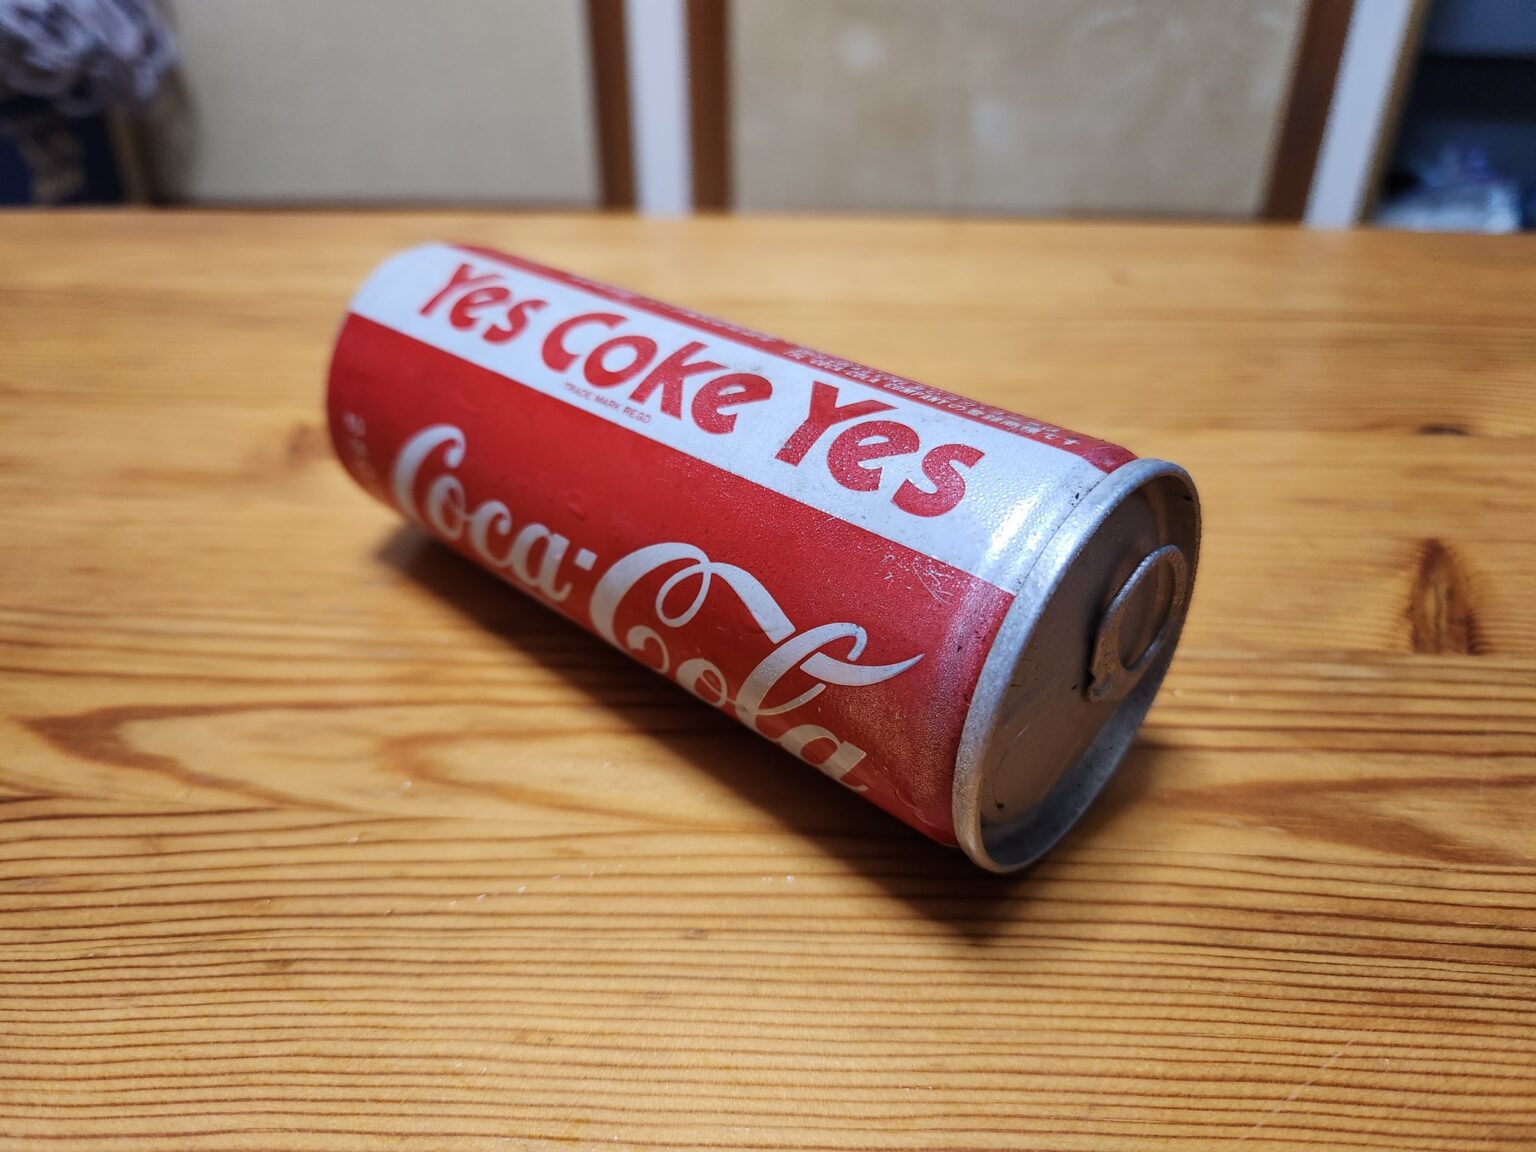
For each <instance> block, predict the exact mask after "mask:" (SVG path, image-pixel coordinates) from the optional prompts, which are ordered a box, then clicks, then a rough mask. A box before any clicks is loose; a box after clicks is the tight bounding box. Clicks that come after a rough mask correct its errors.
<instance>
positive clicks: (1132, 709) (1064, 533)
mask: <svg viewBox="0 0 1536 1152" xmlns="http://www.w3.org/2000/svg"><path fill="white" fill-rule="evenodd" d="M1161 477H1176V478H1178V479H1180V480H1182V481H1183V482H1184V484H1186V485H1187V486H1188V487H1189V489H1190V491H1191V492H1193V491H1194V484H1193V482H1192V481H1191V480H1190V478H1189V475H1188V473H1186V472H1185V471H1184V470H1183V469H1182V468H1180V467H1179V466H1178V465H1177V464H1170V463H1168V462H1167V461H1165V460H1135V461H1132V462H1131V463H1129V464H1126V465H1124V466H1122V467H1120V468H1117V469H1116V470H1115V471H1114V472H1112V473H1110V474H1109V475H1108V476H1106V477H1105V478H1104V480H1103V481H1101V482H1100V483H1098V484H1096V485H1094V487H1093V488H1091V489H1089V490H1088V492H1087V493H1085V494H1084V496H1083V498H1082V500H1081V501H1079V503H1078V504H1077V506H1076V507H1075V508H1073V510H1072V511H1071V513H1069V514H1068V516H1067V518H1066V520H1065V521H1063V522H1062V524H1061V526H1060V527H1059V528H1058V529H1057V530H1056V532H1055V533H1054V534H1053V535H1052V536H1051V538H1050V539H1049V540H1048V541H1047V542H1046V544H1045V547H1044V548H1042V549H1041V550H1040V553H1039V556H1038V557H1037V558H1036V560H1035V562H1034V563H1033V564H1032V565H1031V566H1030V568H1029V570H1028V571H1027V572H1026V573H1025V575H1024V578H1023V581H1022V582H1021V586H1020V588H1019V591H1018V594H1017V595H1016V596H1015V598H1014V602H1013V605H1012V606H1011V607H1010V608H1009V610H1008V613H1007V615H1006V616H1004V618H1003V623H1002V627H1001V628H999V629H998V633H997V638H996V640H994V641H993V644H992V649H991V651H990V652H989V653H988V654H987V659H986V662H985V663H984V664H983V665H982V669H981V675H980V676H979V677H978V679H977V683H976V691H975V693H974V694H973V697H972V702H971V708H970V711H969V712H968V713H967V715H966V719H965V726H964V728H963V729H962V730H961V735H960V747H959V751H958V754H957V756H956V759H955V780H954V794H953V795H954V800H953V815H954V821H955V836H956V838H957V840H958V841H959V843H960V847H961V848H962V849H963V850H964V852H965V854H966V855H967V856H969V857H970V858H971V860H973V861H974V862H975V863H977V864H979V865H980V866H981V867H983V868H986V869H988V870H989V871H993V872H1013V871H1017V870H1018V869H1020V868H1025V867H1027V866H1029V865H1030V864H1032V863H1034V862H1035V861H1036V860H1038V859H1039V858H1040V857H1041V856H1042V855H1044V854H1045V853H1046V852H1047V851H1049V850H1050V848H1051V847H1052V846H1053V845H1054V844H1055V843H1056V842H1057V841H1058V840H1059V839H1061V837H1062V836H1063V835H1065V834H1066V832H1067V830H1068V829H1069V828H1071V827H1072V825H1073V824H1075V823H1076V822H1077V820H1078V819H1079V818H1080V817H1081V816H1082V814H1083V813H1084V812H1085V811H1086V810H1087V808H1088V806H1089V804H1091V803H1092V801H1093V799H1094V797H1095V796H1096V795H1097V794H1098V793H1099V791H1100V789H1102V788H1103V786H1104V785H1105V784H1106V783H1107V782H1108V780H1109V778H1110V776H1112V775H1113V774H1114V769H1115V768H1116V767H1117V766H1118V764H1119V762H1120V760H1121V758H1122V757H1123V755H1124V754H1125V752H1126V750H1127V749H1128V748H1129V746H1130V743H1131V739H1132V737H1133V736H1134V735H1135V732H1136V729H1137V728H1139V727H1140V725H1141V721H1142V719H1143V717H1144V716H1145V715H1146V712H1147V710H1148V709H1149V708H1150V707H1151V705H1152V699H1153V697H1154V696H1155V695H1156V694H1157V690H1158V687H1159V686H1160V685H1161V684H1162V680H1163V676H1164V674H1165V673H1166V672H1167V670H1168V665H1169V663H1170V662H1171V661H1172V658H1173V651H1174V648H1175V646H1176V645H1177V643H1178V638H1179V631H1180V630H1181V628H1182V626H1183V622H1184V617H1185V614H1186V611H1187V598H1186V600H1185V602H1184V604H1183V605H1181V606H1180V607H1179V610H1178V611H1176V612H1174V613H1172V614H1171V618H1170V620H1169V621H1168V626H1167V627H1166V628H1165V629H1164V630H1163V631H1162V632H1161V633H1160V634H1159V635H1158V637H1157V638H1156V640H1155V641H1154V642H1153V643H1152V644H1151V645H1149V647H1148V650H1147V651H1146V652H1145V653H1144V654H1143V656H1142V657H1140V658H1138V660H1136V661H1135V664H1136V665H1137V671H1138V672H1139V679H1137V680H1136V682H1135V686H1134V687H1133V688H1131V689H1130V690H1129V691H1128V692H1127V693H1126V695H1125V698H1124V699H1123V700H1122V701H1121V702H1120V704H1119V705H1118V706H1117V707H1116V709H1115V712H1114V714H1113V715H1112V716H1111V717H1110V719H1109V720H1108V721H1106V722H1105V723H1104V724H1103V725H1102V726H1101V728H1100V730H1099V734H1098V736H1097V738H1096V739H1095V740H1094V742H1093V744H1092V746H1091V747H1090V748H1089V750H1088V751H1087V753H1085V754H1084V755H1083V756H1082V757H1081V758H1080V759H1079V760H1078V761H1077V763H1075V764H1073V765H1072V766H1071V767H1070V768H1068V769H1067V770H1066V771H1065V772H1064V773H1063V774H1062V777H1061V778H1060V779H1059V780H1058V781H1057V783H1056V784H1055V785H1054V786H1053V788H1052V790H1051V813H1052V814H1053V815H1054V816H1055V818H1054V819H1051V820H1047V821H1044V822H1042V823H1041V825H1040V826H1039V827H1038V828H1033V827H1032V828H1031V829H1030V832H1029V835H1028V837H1027V840H1028V843H1027V845H1026V846H1025V847H1024V848H1023V849H1022V850H1021V851H1019V852H1018V853H1016V854H1013V855H1011V856H1010V858H1009V859H1007V860H1006V861H1003V860H998V859H996V858H995V857H994V854H993V852H992V851H990V850H989V849H988V847H987V844H986V842H985V840H984V836H983V828H982V820H981V803H980V800H981V792H982V787H983V784H984V780H983V775H984V773H983V771H982V766H983V765H984V764H985V763H986V762H987V752H988V750H989V746H990V744H991V741H992V739H993V738H994V736H995V735H996V733H997V731H998V720H999V711H1000V709H1001V708H1002V706H1003V702H1004V699H1005V697H1006V695H1007V691H1008V686H1009V682H1010V679H1011V677H1012V676H1013V672H1014V668H1015V667H1016V666H1017V664H1018V662H1019V660H1020V657H1021V656H1022V654H1023V652H1024V650H1025V648H1026V646H1027V645H1028V644H1029V641H1030V637H1031V635H1032V633H1033V632H1034V629H1035V626H1036V624H1037V623H1038V622H1039V620H1040V617H1041V614H1042V613H1043V611H1044V610H1045V607H1046V605H1047V604H1048V603H1049V601H1050V598H1051V594H1052V593H1053V592H1054V591H1055V589H1056V587H1057V584H1058V583H1059V581H1060V580H1061V577H1062V574H1063V573H1064V572H1066V570H1067V569H1068V568H1069V567H1070V566H1071V564H1072V562H1073V560H1074V559H1075V558H1076V556H1077V554H1078V553H1079V552H1080V551H1081V550H1082V549H1083V547H1084V546H1085V545H1086V544H1087V543H1088V541H1089V540H1091V539H1092V538H1093V535H1094V533H1095V532H1097V531H1098V529H1099V527H1100V525H1101V524H1103V523H1104V521H1105V519H1106V518H1107V517H1108V516H1109V515H1110V514H1111V513H1112V512H1113V511H1114V510H1115V509H1116V508H1117V507H1118V506H1119V505H1120V503H1121V501H1123V500H1125V499H1126V498H1127V497H1129V496H1130V495H1131V494H1132V493H1134V492H1135V491H1136V490H1137V489H1139V488H1141V487H1142V486H1143V485H1146V484H1149V483H1151V482H1152V481H1154V480H1157V479H1159V478H1161ZM1193 515H1194V517H1195V528H1194V537H1195V540H1196V541H1198V539H1199V505H1198V502H1197V503H1196V504H1195V506H1194V512H1193ZM1162 551H1163V550H1162V549H1159V550H1158V553H1154V555H1153V556H1149V557H1148V558H1147V560H1146V561H1144V562H1143V566H1142V567H1141V568H1138V570H1137V574H1140V572H1141V571H1142V570H1143V569H1144V568H1146V567H1148V566H1149V565H1151V564H1153V563H1172V564H1173V565H1174V572H1175V579H1176V580H1177V581H1178V583H1179V584H1180V585H1182V586H1183V589H1184V592H1185V594H1186V597H1187V592H1188V583H1189V582H1190V581H1192V580H1193V576H1194V567H1195V564H1196V560H1197V558H1196V557H1195V556H1193V555H1191V556H1189V557H1187V558H1184V557H1182V556H1181V557H1180V559H1179V560H1177V561H1174V560H1170V559H1163V558H1160V559H1158V560H1156V561H1154V556H1158V554H1159V553H1162ZM1133 579H1134V576H1133ZM1130 583H1131V581H1127V585H1129V584H1130ZM1093 659H1094V661H1095V662H1096V663H1098V664H1100V665H1101V666H1102V664H1103V663H1104V660H1105V658H1104V656H1103V655H1102V654H1100V653H1098V652H1095V654H1094V657H1093Z"/></svg>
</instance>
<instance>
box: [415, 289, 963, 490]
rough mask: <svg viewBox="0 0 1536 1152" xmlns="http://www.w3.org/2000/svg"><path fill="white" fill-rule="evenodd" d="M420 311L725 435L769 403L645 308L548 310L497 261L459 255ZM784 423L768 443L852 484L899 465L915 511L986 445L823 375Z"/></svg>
mask: <svg viewBox="0 0 1536 1152" xmlns="http://www.w3.org/2000/svg"><path fill="white" fill-rule="evenodd" d="M420 314H421V315H422V316H424V317H428V318H435V319H440V320H441V321H443V322H444V323H446V324H448V325H450V326H451V327H453V328H455V329H457V330H459V331H461V332H466V333H473V334H474V335H476V336H478V337H479V339H481V340H483V341H484V342H485V343H487V344H489V345H492V346H496V345H504V344H509V343H511V342H513V341H518V342H519V343H524V342H530V341H536V342H537V344H538V353H537V354H538V358H539V360H540V361H541V362H542V364H543V366H544V367H545V368H547V369H549V370H550V371H552V372H556V373H560V374H563V375H565V376H567V377H569V378H574V379H580V380H581V381H583V382H584V383H585V384H587V385H589V386H591V388H593V389H594V390H595V391H597V392H598V393H605V394H606V393H611V394H613V395H614V396H615V397H618V396H622V397H623V398H624V399H625V400H626V401H627V403H628V404H630V405H634V406H635V407H637V408H639V409H642V410H645V411H647V412H648V413H651V414H652V415H653V418H656V419H661V420H668V419H670V420H676V421H678V422H680V423H688V424H691V425H692V426H693V427H695V428H697V429H698V430H699V431H701V432H704V433H707V434H710V435H715V436H729V435H732V434H733V433H736V432H737V431H738V427H740V426H742V425H749V424H750V422H751V419H752V411H753V408H754V406H758V405H765V404H772V403H773V402H774V400H775V397H774V384H773V381H772V380H771V379H770V378H769V377H768V376H765V375H763V374H761V373H759V372H750V371H740V370H737V369H735V368H732V367H729V366H728V365H727V364H725V363H722V362H721V360H717V359H713V358H712V355H713V356H722V358H725V357H724V354H722V353H719V352H715V353H711V350H710V348H709V346H708V345H707V344H705V343H704V342H703V341H700V340H688V341H686V342H684V343H682V344H680V345H678V346H676V347H673V346H672V344H671V343H670V342H662V341H658V340H657V339H656V338H655V337H654V336H653V335H651V334H649V332H648V331H646V324H645V322H644V320H643V319H640V318H637V317H635V316H633V315H631V314H628V313H626V312H623V311H619V310H617V308H616V307H615V306H612V305H609V304H606V303H604V304H601V305H598V306H596V307H594V308H592V309H590V310H586V311H580V312H576V313H574V314H570V315H564V314H561V315H555V314H551V313H550V311H549V303H548V301H546V300H543V299H540V298H538V297H536V296H534V295H530V294H527V293H522V292H519V291H515V290H514V288H513V286H512V285H511V283H509V278H508V277H507V276H506V274H505V273H504V272H502V271H500V270H499V269H495V268H484V267H477V266H475V265H474V264H471V263H469V262H467V261H466V262H463V263H460V264H459V266H458V267H457V268H456V269H455V270H454V272H453V273H452V275H451V276H450V277H449V279H448V281H447V282H446V283H445V284H443V285H442V287H441V288H439V289H438V290H437V291H436V292H434V293H433V294H432V295H431V296H430V297H429V298H428V299H427V300H426V301H425V302H424V303H423V304H422V305H421V307H420ZM796 402H797V403H798V404H799V405H800V410H799V411H797V412H796V413H795V418H796V420H797V421H798V423H797V425H796V426H795V427H794V429H793V431H792V432H790V433H789V434H788V435H787V436H786V437H784V438H783V440H782V442H778V443H776V445H769V447H770V448H772V455H773V457H774V459H776V460H778V461H781V462H782V463H784V464H786V465H789V466H791V467H795V468H800V467H807V466H808V467H816V466H817V463H816V462H815V461H812V460H811V459H810V458H811V456H812V450H813V449H815V448H818V446H821V445H825V452H824V454H823V453H819V452H818V453H817V454H816V459H817V460H819V461H820V464H821V466H824V467H825V468H826V470H827V472H828V473H829V474H830V475H831V477H832V479H833V480H834V481H836V482H837V483H838V484H839V485H841V486H842V487H843V488H846V489H848V490H849V491H850V492H866V493H874V492H878V491H879V490H880V489H881V486H882V482H883V480H884V477H885V472H886V470H887V469H899V470H900V471H899V472H898V473H897V475H899V476H900V477H901V480H900V483H899V484H898V485H897V486H896V487H895V489H894V491H892V492H891V494H890V497H889V500H890V503H891V504H892V505H894V506H895V507H896V508H898V509H900V510H901V511H902V512H905V513H907V514H909V515H912V516H921V517H933V516H942V515H943V514H944V513H946V512H949V511H950V510H951V509H953V508H954V507H955V506H956V505H957V504H959V503H960V501H961V500H962V499H963V498H964V496H965V492H966V474H967V472H968V470H969V469H970V468H972V467H973V466H975V465H976V464H977V463H978V462H979V461H980V460H981V459H982V457H983V455H984V453H983V452H982V450H981V449H979V448H976V447H974V446H972V445H969V444H959V443H946V444H937V445H925V444H924V443H923V438H922V436H921V434H920V433H919V432H918V431H917V430H916V429H914V428H913V427H911V426H910V425H909V424H907V423H904V422H903V421H901V420H898V419H894V418H892V416H891V415H890V413H892V412H894V411H895V410H896V405H894V404H888V403H886V402H884V401H882V400H876V399H872V398H866V399H852V400H851V399H847V398H845V397H844V395H843V394H842V392H841V390H840V389H839V388H838V387H837V386H835V385H833V384H829V383H827V382H825V381H822V380H816V381H814V382H813V383H812V385H811V390H810V395H809V397H808V398H805V397H803V396H802V397H801V398H800V399H798V400H797V401H796Z"/></svg>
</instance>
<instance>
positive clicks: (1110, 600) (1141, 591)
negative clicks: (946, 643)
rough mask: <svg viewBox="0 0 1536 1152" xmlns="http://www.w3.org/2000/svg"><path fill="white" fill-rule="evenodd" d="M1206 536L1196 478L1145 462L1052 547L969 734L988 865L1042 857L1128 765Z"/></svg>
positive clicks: (960, 828) (1109, 480) (1032, 577)
mask: <svg viewBox="0 0 1536 1152" xmlns="http://www.w3.org/2000/svg"><path fill="white" fill-rule="evenodd" d="M1199 539H1200V514H1199V504H1198V500H1197V497H1196V495H1195V490H1194V486H1193V484H1192V483H1191V482H1190V479H1189V477H1188V475H1187V474H1185V472H1184V471H1183V470H1182V469H1180V468H1178V467H1177V466H1176V465H1173V464H1168V463H1165V462H1163V461H1160V460H1138V461H1135V462H1133V463H1131V464H1127V465H1125V466H1124V467H1122V468H1119V469H1117V470H1116V471H1115V472H1113V473H1111V474H1110V475H1109V476H1107V477H1106V478H1105V479H1104V480H1103V481H1102V482H1101V483H1099V484H1098V485H1096V486H1095V487H1094V488H1093V489H1091V490H1090V491H1089V492H1088V493H1087V494H1086V495H1085V496H1084V497H1083V499H1082V501H1081V502H1080V503H1079V504H1078V505H1077V507H1076V508H1074V509H1073V511H1072V513H1071V514H1070V515H1069V516H1068V517H1067V519H1066V521H1065V522H1064V523H1063V524H1062V526H1061V528H1059V529H1058V530H1057V532H1056V533H1055V535H1054V536H1052V537H1051V539H1050V540H1049V541H1048V542H1047V543H1046V546H1045V548H1044V549H1043V550H1042V552H1041V555H1040V557H1039V559H1038V560H1037V561H1036V562H1035V564H1034V566H1033V567H1032V568H1031V569H1030V571H1029V573H1028V574H1027V575H1026V577H1025V578H1024V584H1023V587H1022V588H1021V589H1020V591H1019V594H1018V595H1017V596H1016V598H1015V600H1014V604H1013V606H1012V608H1010V610H1009V613H1008V616H1007V617H1006V618H1005V619H1004V621H1003V625H1002V628H1001V629H1000V630H999V633H998V637H997V641H996V642H995V643H994V645H993V647H992V651H991V653H990V655H989V656H988V658H987V661H986V663H985V665H984V666H983V668H982V672H981V676H980V678H979V680H978V682H977V691H976V693H975V696H974V698H973V704H972V707H971V712H970V714H969V716H968V717H967V719H966V725H965V730H964V732H963V734H962V736H961V743H960V752H959V756H958V758H957V761H956V768H955V793H954V817H955V832H956V835H957V837H958V839H959V841H960V845H961V847H962V848H964V849H965V852H966V854H967V855H969V856H970V857H971V859H973V860H974V861H976V863H978V864H980V865H981V866H982V867H984V868H989V869H992V870H993V871H999V872H1006V871H1012V870H1014V869H1017V868H1022V867H1024V866H1025V865H1027V864H1030V863H1032V862H1033V861H1034V860H1036V859H1038V858H1039V857H1040V856H1041V855H1042V854H1043V853H1045V852H1046V851H1047V850H1048V849H1049V848H1050V847H1051V846H1052V845H1053V844H1055V843H1056V841H1057V840H1059V839H1060V838H1061V837H1062V835H1063V834H1065V832H1066V831H1067V829H1068V828H1070V827H1071V826H1072V825H1073V824H1074V823H1076V821H1077V819H1078V818H1079V817H1080V816H1081V815H1082V814H1083V812H1084V811H1085V810H1086V809H1087V808H1088V806H1089V804H1090V803H1091V802H1092V801H1093V799H1094V797H1095V796H1097V795H1098V793H1099V791H1100V789H1102V788H1103V786H1104V784H1105V783H1106V782H1107V781H1108V780H1109V777H1110V776H1111V775H1112V774H1113V773H1114V770H1115V768H1116V767H1117V766H1118V764H1119V763H1120V760H1121V758H1122V757H1123V756H1124V755H1125V752H1126V750H1127V749H1128V748H1129V747H1130V744H1131V740H1132V738H1133V737H1134V736H1135V734H1136V729H1137V728H1138V727H1139V726H1140V724H1141V721H1142V719H1143V717H1145V715H1146V713H1147V710H1148V709H1149V708H1150V707H1151V706H1152V700H1153V697H1154V696H1156V694H1157V690H1158V687H1159V686H1160V685H1161V683H1162V680H1163V676H1164V674H1165V673H1166V672H1167V670H1168V665H1169V663H1170V661H1171V660H1172V658H1173V650H1174V646H1175V644H1176V643H1177V641H1178V637H1179V631H1180V629H1181V628H1182V626H1183V623H1184V617H1185V614H1186V612H1187V610H1188V606H1189V594H1190V589H1191V587H1192V584H1193V581H1194V571H1195V563H1196V559H1197V555H1198V550H1199Z"/></svg>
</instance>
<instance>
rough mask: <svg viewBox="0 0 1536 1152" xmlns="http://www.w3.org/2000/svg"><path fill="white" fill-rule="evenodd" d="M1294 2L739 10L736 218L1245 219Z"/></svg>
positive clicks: (1269, 132) (1292, 34)
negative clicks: (752, 213)
mask: <svg viewBox="0 0 1536 1152" xmlns="http://www.w3.org/2000/svg"><path fill="white" fill-rule="evenodd" d="M1304 7H1305V4H1304V2H1303V0H1139V2H1138V0H733V4H732V8H731V14H732V18H731V22H730V28H731V34H730V45H729V51H730V75H731V78H732V92H731V108H732V125H731V131H732V134H733V140H734V143H733V148H732V151H733V156H732V176H733V180H734V186H735V199H736V202H737V204H738V206H740V207H742V208H748V209H816V208H830V209H860V208H871V209H891V210H909V211H919V212H920V211H934V210H937V211H955V212H965V211H979V212H1024V213H1037V212H1038V213H1055V212H1067V213H1084V214H1090V213H1099V214H1114V213H1145V212H1152V213H1193V214H1211V215H1219V216H1249V215H1252V214H1254V213H1255V212H1256V211H1257V210H1258V208H1259V207H1260V205H1261V204H1262V201H1263V196H1264V191H1265V187H1266V183H1267V177H1268V170H1269V160H1270V155H1271V151H1272V146H1273V142H1274V139H1275V136H1276V132H1277V130H1278V121H1279V117H1280V115H1281V112H1282V109H1283V107H1284V103H1285V97H1286V88H1287V84H1288V79H1289V73H1290V66H1291V61H1292V57H1293V54H1294V51H1295V47H1296V41H1297V37H1298V34H1299V29H1300V22H1301V17H1302V14H1303V9H1304Z"/></svg>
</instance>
